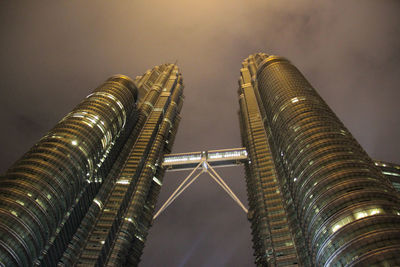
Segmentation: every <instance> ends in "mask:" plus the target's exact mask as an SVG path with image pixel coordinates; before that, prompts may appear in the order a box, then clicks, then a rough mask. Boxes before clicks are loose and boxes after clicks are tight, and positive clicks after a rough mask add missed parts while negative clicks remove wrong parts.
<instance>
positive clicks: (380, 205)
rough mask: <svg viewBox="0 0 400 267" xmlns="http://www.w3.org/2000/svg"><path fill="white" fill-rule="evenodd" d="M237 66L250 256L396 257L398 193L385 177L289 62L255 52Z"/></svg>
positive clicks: (276, 262)
mask: <svg viewBox="0 0 400 267" xmlns="http://www.w3.org/2000/svg"><path fill="white" fill-rule="evenodd" d="M242 65H243V68H242V69H241V77H240V80H239V84H240V88H239V95H240V100H239V101H240V114H239V115H240V122H241V132H242V139H243V144H244V146H246V148H247V149H248V153H249V158H250V161H249V163H248V164H246V181H247V188H248V195H249V205H250V209H249V219H250V221H251V224H252V233H253V242H254V249H255V256H256V264H257V265H260V266H295V265H301V266H344V265H346V266H347V265H348V266H371V265H374V264H375V265H379V266H383V265H384V266H394V265H399V264H400V257H399V256H398V255H400V201H399V194H398V193H397V192H396V191H395V189H394V187H393V186H392V184H391V182H390V181H389V179H387V177H385V176H384V175H382V172H381V170H380V169H379V168H378V167H377V166H376V165H375V164H374V162H373V161H372V160H371V159H370V158H369V156H368V155H367V154H366V152H365V151H364V150H363V149H362V148H361V146H360V145H359V144H358V143H357V141H356V140H355V139H354V138H353V137H352V135H351V134H350V133H349V131H348V130H347V129H346V128H345V127H344V125H343V124H342V123H341V122H340V120H339V119H338V118H337V117H336V115H335V114H334V113H333V112H332V111H331V110H330V108H329V107H328V106H327V104H326V103H325V102H324V101H323V99H322V98H321V97H320V96H319V95H318V94H317V93H316V91H315V89H314V88H313V87H312V86H311V85H310V84H309V83H308V82H307V80H306V79H305V78H304V76H303V75H302V74H301V73H300V72H299V71H298V70H297V69H296V68H295V67H294V66H293V65H292V64H291V63H290V62H289V61H287V60H286V59H284V58H282V57H276V56H269V55H266V54H263V53H259V54H254V55H251V56H249V57H248V58H247V59H246V60H245V61H244V62H243V64H242ZM380 264H383V265H380Z"/></svg>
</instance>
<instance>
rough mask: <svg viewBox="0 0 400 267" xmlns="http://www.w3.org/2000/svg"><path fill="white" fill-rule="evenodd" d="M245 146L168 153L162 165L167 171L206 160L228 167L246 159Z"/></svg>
mask: <svg viewBox="0 0 400 267" xmlns="http://www.w3.org/2000/svg"><path fill="white" fill-rule="evenodd" d="M247 160H248V159H247V151H246V148H244V147H241V148H230V149H219V150H208V151H200V152H190V153H177V154H168V155H165V157H164V162H163V163H162V166H164V167H165V168H166V170H167V171H184V170H191V169H193V168H194V167H196V166H197V165H198V164H199V163H200V162H205V161H206V162H208V164H209V165H210V166H211V167H213V168H216V167H230V166H235V165H241V164H244V163H245V162H246V161H247Z"/></svg>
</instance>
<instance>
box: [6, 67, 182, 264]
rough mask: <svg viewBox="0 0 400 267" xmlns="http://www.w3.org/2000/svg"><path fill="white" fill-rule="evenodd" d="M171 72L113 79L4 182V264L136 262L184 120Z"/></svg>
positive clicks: (179, 84)
mask: <svg viewBox="0 0 400 267" xmlns="http://www.w3.org/2000/svg"><path fill="white" fill-rule="evenodd" d="M182 93H183V83H182V77H181V74H180V73H179V70H178V68H177V66H176V65H174V64H164V65H160V66H157V67H155V68H153V69H152V70H149V71H147V72H146V73H145V74H144V75H143V76H139V77H137V78H136V79H135V81H133V80H131V79H130V78H128V77H126V76H123V75H117V76H114V77H111V78H110V79H108V80H107V81H106V82H105V83H104V84H103V85H102V86H100V87H99V88H97V89H96V90H95V91H94V92H93V93H92V94H90V95H89V96H87V97H86V98H85V99H84V100H83V101H82V102H81V103H80V104H79V105H78V106H77V107H76V108H75V109H74V110H73V111H72V112H70V113H69V114H68V115H67V116H65V117H64V118H63V119H62V120H61V121H60V122H59V123H58V124H57V125H56V126H55V127H54V128H53V129H52V130H51V131H50V132H49V133H48V134H47V135H46V136H44V137H43V138H42V139H41V140H40V141H39V142H38V143H37V144H36V145H35V146H33V147H32V149H31V150H29V151H28V152H27V153H26V154H25V155H24V156H23V157H22V158H21V159H20V160H18V161H17V162H16V163H15V164H14V165H13V166H12V167H11V168H10V169H9V170H8V171H7V172H6V174H5V175H4V176H3V177H1V179H0V216H1V219H0V237H1V239H0V266H32V265H42V266H55V265H58V266H70V265H75V266H95V265H97V266H103V265H108V266H117V265H123V264H128V265H135V264H137V263H138V261H139V259H140V255H141V252H142V249H143V244H144V240H145V239H146V235H147V230H148V228H149V227H150V225H151V222H152V216H153V210H154V206H155V201H156V198H157V195H158V193H159V189H160V186H161V184H162V177H163V169H162V168H161V162H162V159H163V155H164V153H169V152H170V150H171V147H172V143H173V141H174V137H175V134H176V131H177V127H178V124H179V121H180V116H179V112H180V110H181V108H182V104H183V95H182Z"/></svg>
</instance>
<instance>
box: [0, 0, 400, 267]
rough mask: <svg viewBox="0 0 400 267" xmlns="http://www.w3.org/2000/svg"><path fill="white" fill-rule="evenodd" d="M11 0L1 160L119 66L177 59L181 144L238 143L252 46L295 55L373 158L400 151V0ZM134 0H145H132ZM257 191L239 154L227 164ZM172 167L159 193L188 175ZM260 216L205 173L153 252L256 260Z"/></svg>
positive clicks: (231, 262) (238, 183)
mask: <svg viewBox="0 0 400 267" xmlns="http://www.w3.org/2000/svg"><path fill="white" fill-rule="evenodd" d="M15 2H16V1H7V2H6V1H2V2H1V3H0V34H1V35H0V36H1V37H0V38H1V42H0V58H1V61H0V73H1V79H0V88H1V90H0V101H1V105H0V109H1V111H0V123H1V124H0V125H1V132H0V135H1V136H0V137H1V138H0V146H1V149H0V172H1V173H3V172H4V171H5V170H6V169H7V168H8V167H9V166H10V165H11V164H12V163H13V162H14V161H15V160H16V159H17V158H19V157H20V156H21V155H22V154H23V153H24V152H26V151H27V150H28V149H29V148H30V147H31V146H32V145H33V144H34V143H35V142H36V141H37V140H38V139H39V138H40V137H42V136H43V135H44V134H45V133H46V132H47V131H48V130H49V129H50V128H51V127H52V126H54V124H55V123H56V122H58V121H59V120H60V119H61V118H62V117H63V116H64V115H65V114H67V113H68V112H69V111H70V110H71V109H72V108H73V107H74V106H75V105H76V104H78V103H79V102H80V101H81V100H82V99H83V98H84V97H85V96H86V95H87V94H89V92H91V91H92V90H93V89H94V88H95V87H96V86H98V85H100V84H101V83H102V82H103V81H104V80H105V79H106V78H107V77H109V76H111V75H113V74H116V73H122V74H126V75H128V76H131V77H135V76H136V75H141V74H142V73H143V72H145V71H146V70H147V69H149V68H152V67H153V66H154V65H159V64H162V63H165V62H171V63H173V62H175V60H178V66H179V67H180V69H181V71H182V74H183V79H184V84H185V91H184V94H185V103H184V106H183V110H182V118H183V119H182V122H181V125H180V128H179V131H178V135H177V138H176V142H175V146H174V152H186V151H201V150H206V149H219V148H230V147H240V146H241V143H240V136H239V127H238V116H237V111H238V108H239V107H238V100H237V87H238V85H237V79H238V77H239V70H240V67H241V65H240V64H241V62H242V60H243V59H244V58H246V57H247V56H248V55H249V54H251V53H255V52H266V53H269V54H275V55H281V56H284V57H286V58H288V59H289V60H290V61H292V62H293V63H294V64H295V65H296V66H297V67H298V68H299V69H300V70H301V71H302V73H303V74H304V75H305V76H306V77H307V79H308V80H309V81H310V82H311V84H312V85H313V86H314V87H315V88H316V89H317V91H318V92H319V93H320V95H321V96H322V97H323V98H324V99H325V100H326V102H327V103H328V105H329V106H330V107H331V108H332V109H333V110H334V111H335V112H336V114H337V115H338V117H339V118H340V119H341V120H342V121H343V122H344V124H345V125H346V126H347V127H348V128H349V130H350V131H351V132H352V133H353V135H354V136H355V138H356V139H357V140H358V141H359V142H360V144H361V145H362V146H363V147H364V148H365V150H366V151H367V152H368V153H369V154H370V156H371V157H372V158H376V159H381V160H386V161H391V162H396V163H400V143H399V141H398V137H399V136H400V116H399V115H398V114H399V99H400V90H399V88H398V87H399V82H400V67H399V66H400V16H398V14H399V13H400V3H399V2H398V1H362V2H361V1H325V2H328V3H323V4H322V3H320V2H322V1H312V0H304V1H290V0H280V1H272V0H270V1H261V0H249V1H236V0H219V1H183V0H179V1H178V0H170V1H161V0H159V1H151V0H150V1H93V2H90V3H89V1H64V2H63V3H59V2H56V1H42V2H40V1H25V3H22V2H19V3H15ZM134 2H136V3H134ZM219 172H220V173H221V175H222V177H223V178H224V179H225V180H226V182H227V183H228V184H229V185H230V186H231V187H232V189H233V190H234V192H236V193H237V194H238V196H239V198H240V199H241V200H242V201H243V202H245V203H246V204H247V200H246V198H247V197H246V191H245V183H244V178H243V171H242V170H241V168H235V169H231V170H229V169H223V170H220V171H219ZM184 175H185V174H184V173H173V174H168V175H167V176H166V177H165V179H164V186H163V189H162V191H161V195H160V199H159V202H158V204H159V205H160V204H162V203H163V202H164V201H165V200H166V199H167V197H168V196H169V195H170V194H171V192H172V191H173V190H174V189H175V187H176V186H177V185H178V184H179V183H180V181H181V180H182V179H183V178H184ZM252 262H253V256H252V249H251V236H250V224H249V223H248V221H247V218H246V216H245V214H244V213H243V211H242V210H241V209H240V208H239V207H238V206H236V204H235V203H234V202H233V201H232V200H231V199H230V198H229V197H228V196H227V195H226V194H225V193H224V192H223V191H222V189H220V188H219V187H217V185H216V184H215V182H214V181H212V180H211V178H210V177H208V176H206V175H204V176H202V177H200V178H199V180H198V181H196V182H195V183H194V184H193V185H192V187H190V188H189V189H188V190H187V191H186V192H185V193H184V194H183V195H182V196H181V197H180V198H178V200H177V201H176V202H174V203H173V204H172V205H171V207H170V208H168V209H167V210H166V211H165V213H163V214H161V215H160V217H159V218H158V219H157V220H156V221H155V222H154V225H153V228H152V229H151V230H150V234H149V236H148V241H147V244H146V248H145V250H144V255H143V257H142V266H252Z"/></svg>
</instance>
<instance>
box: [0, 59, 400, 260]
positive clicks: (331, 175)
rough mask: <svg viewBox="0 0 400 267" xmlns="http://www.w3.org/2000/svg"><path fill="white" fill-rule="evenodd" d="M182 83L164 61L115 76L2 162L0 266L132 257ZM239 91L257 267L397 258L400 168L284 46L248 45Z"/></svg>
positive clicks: (145, 224) (176, 117)
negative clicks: (348, 123)
mask: <svg viewBox="0 0 400 267" xmlns="http://www.w3.org/2000/svg"><path fill="white" fill-rule="evenodd" d="M183 88H184V86H183V82H182V76H181V73H180V72H179V69H178V67H177V66H176V65H174V64H164V65H160V66H157V67H155V68H153V69H151V70H149V71H147V72H146V73H145V74H144V75H143V76H138V77H136V78H135V79H134V80H132V79H130V78H129V77H126V76H123V75H117V76H114V77H111V78H109V79H108V80H107V81H106V82H105V83H104V84H103V85H101V86H99V87H98V88H97V89H95V90H94V92H93V93H92V94H90V95H89V96H87V97H86V98H85V99H84V100H83V101H82V102H81V103H80V104H78V106H77V107H76V108H75V109H73V110H72V111H71V112H70V113H69V114H67V115H66V116H65V117H64V118H63V119H62V120H61V121H60V122H59V123H58V124H57V125H56V126H55V127H54V128H53V129H52V130H50V131H49V132H48V133H47V134H46V135H45V136H44V137H43V138H42V139H41V140H40V141H39V142H38V143H37V144H36V145H34V146H33V147H32V148H31V149H30V150H29V151H28V152H27V153H26V154H25V155H24V156H23V157H22V158H21V159H20V160H18V161H17V162H16V163H15V164H14V165H12V166H11V167H10V169H9V170H8V171H7V172H6V173H5V174H4V175H3V176H1V177H0V266H41V265H42V266H136V265H138V264H139V261H140V256H141V254H142V251H143V248H144V243H145V240H146V236H147V233H148V230H149V228H150V227H151V224H152V220H153V215H154V211H155V205H156V202H157V197H158V194H159V192H160V188H161V185H162V182H163V175H164V172H165V169H164V168H163V166H162V163H163V159H164V155H166V154H169V153H170V152H171V150H172V144H173V142H174V138H175V135H176V132H177V129H178V125H179V121H180V110H181V108H182V105H183ZM238 93H239V106H240V112H239V113H240V131H241V136H242V144H243V146H244V147H245V148H246V150H247V156H248V160H247V161H246V163H245V171H246V177H244V179H246V183H247V191H248V201H249V202H248V203H249V210H248V218H249V220H250V222H251V228H252V235H253V248H254V256H255V263H256V265H257V266H345V265H346V266H373V265H376V266H396V265H400V257H399V256H398V255H400V197H399V196H400V195H399V192H398V191H396V190H395V188H400V187H399V186H400V167H399V166H397V165H395V164H390V163H384V162H374V161H373V160H371V158H370V157H369V156H368V155H367V154H366V152H365V151H364V150H363V149H362V148H361V146H360V145H359V144H358V143H357V141H356V140H355V139H354V138H353V137H352V135H351V134H350V133H349V131H348V130H347V129H346V128H345V127H344V125H343V124H342V123H341V122H340V120H339V119H338V118H337V117H336V116H335V114H334V113H333V112H332V111H331V110H330V108H329V107H328V106H327V105H326V103H325V102H324V101H323V99H322V98H321V97H320V96H319V95H318V94H317V93H316V91H315V89H314V88H313V87H312V86H311V85H310V84H309V83H308V82H307V80H306V79H305V78H304V77H303V75H302V74H301V73H300V72H299V71H298V70H297V69H296V68H295V67H294V66H293V65H292V64H291V63H290V62H289V61H287V60H286V59H284V58H281V57H276V56H270V55H266V54H263V53H258V54H254V55H251V56H249V57H248V58H247V59H246V60H245V61H244V62H243V63H242V69H241V76H240V79H239V90H238ZM250 264H251V263H249V265H250Z"/></svg>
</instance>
